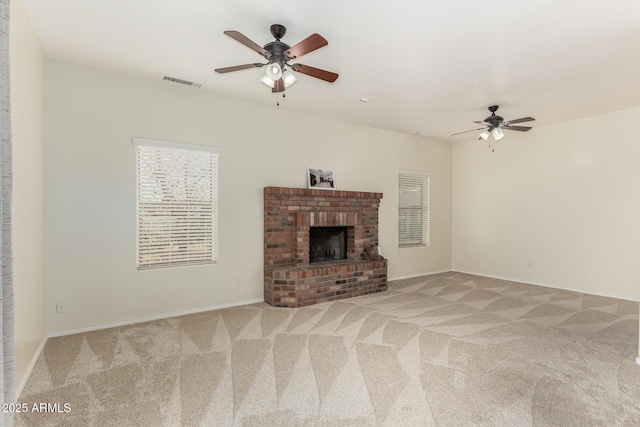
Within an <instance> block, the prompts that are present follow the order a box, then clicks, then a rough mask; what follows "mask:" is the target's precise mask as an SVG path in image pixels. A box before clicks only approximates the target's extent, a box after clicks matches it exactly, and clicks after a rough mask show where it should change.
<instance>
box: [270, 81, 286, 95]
mask: <svg viewBox="0 0 640 427" xmlns="http://www.w3.org/2000/svg"><path fill="white" fill-rule="evenodd" d="M271 92H273V93H278V92H284V80H282V78H280V79H278V80H276V82H275V84H274V85H273V89H271Z"/></svg>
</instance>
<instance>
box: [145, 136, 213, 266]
mask: <svg viewBox="0 0 640 427" xmlns="http://www.w3.org/2000/svg"><path fill="white" fill-rule="evenodd" d="M133 143H134V145H135V146H136V157H137V172H138V173H137V182H138V190H137V192H138V212H137V213H138V218H137V243H138V244H137V266H138V270H143V269H148V268H158V267H173V266H183V265H194V264H204V263H214V262H216V259H217V239H218V232H217V223H218V183H217V181H218V150H217V148H214V147H205V146H194V145H187V144H177V143H170V142H163V141H153V140H148V139H141V138H134V139H133Z"/></svg>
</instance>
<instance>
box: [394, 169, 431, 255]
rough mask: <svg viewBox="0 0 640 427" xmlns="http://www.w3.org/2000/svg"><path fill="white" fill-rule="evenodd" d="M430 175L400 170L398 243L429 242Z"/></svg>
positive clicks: (426, 243) (414, 243) (407, 245)
mask: <svg viewBox="0 0 640 427" xmlns="http://www.w3.org/2000/svg"><path fill="white" fill-rule="evenodd" d="M429 187H430V177H429V175H428V174H427V173H425V172H414V171H400V172H398V244H399V246H400V247H409V246H423V245H428V244H429V190H430V188H429Z"/></svg>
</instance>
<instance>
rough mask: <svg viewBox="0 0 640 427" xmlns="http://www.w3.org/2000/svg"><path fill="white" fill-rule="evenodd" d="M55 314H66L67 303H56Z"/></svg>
mask: <svg viewBox="0 0 640 427" xmlns="http://www.w3.org/2000/svg"><path fill="white" fill-rule="evenodd" d="M56 312H57V313H58V314H62V313H66V312H67V302H66V301H56Z"/></svg>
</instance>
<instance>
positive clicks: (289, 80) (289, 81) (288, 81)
mask: <svg viewBox="0 0 640 427" xmlns="http://www.w3.org/2000/svg"><path fill="white" fill-rule="evenodd" d="M282 80H284V87H285V88H287V89H288V88H289V87H290V86H292V85H293V84H294V83H295V82H297V81H298V78H297V77H296V76H294V75H293V74H291V72H290V71H289V70H284V73H282Z"/></svg>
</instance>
